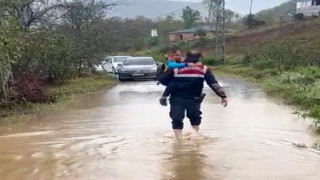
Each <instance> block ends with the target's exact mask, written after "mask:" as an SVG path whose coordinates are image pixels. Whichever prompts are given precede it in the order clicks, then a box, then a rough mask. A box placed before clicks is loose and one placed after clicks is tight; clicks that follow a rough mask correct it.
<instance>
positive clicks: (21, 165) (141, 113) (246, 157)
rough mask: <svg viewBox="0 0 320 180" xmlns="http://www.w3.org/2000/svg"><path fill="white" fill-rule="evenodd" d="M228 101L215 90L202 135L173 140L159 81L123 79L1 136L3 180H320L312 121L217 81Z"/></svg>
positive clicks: (254, 92) (253, 91)
mask: <svg viewBox="0 0 320 180" xmlns="http://www.w3.org/2000/svg"><path fill="white" fill-rule="evenodd" d="M220 80H221V82H222V84H223V86H224V87H225V88H226V90H227V91H228V94H229V96H230V106H229V107H228V108H222V107H221V106H220V105H219V99H218V98H217V97H216V96H214V95H213V93H211V92H210V91H209V89H208V88H206V89H205V91H206V92H207V94H210V95H208V97H207V99H206V100H205V102H204V103H203V112H204V116H203V125H202V130H201V132H202V135H201V136H200V137H193V136H190V135H188V132H190V128H189V123H188V122H187V121H185V122H186V127H187V128H186V131H185V133H186V135H185V140H184V141H183V142H181V143H176V142H175V141H174V140H173V138H172V133H171V131H170V119H169V118H168V108H166V107H161V106H160V105H158V104H157V100H158V98H159V96H160V94H161V91H162V90H163V87H159V86H156V85H155V82H150V81H147V82H129V83H123V84H120V85H118V86H116V87H115V88H113V89H112V90H110V91H108V92H106V93H98V94H93V95H89V96H85V97H82V98H79V99H78V100H77V101H76V102H75V103H74V104H73V105H72V106H71V107H69V108H66V109H65V110H62V111H61V110H59V111H58V112H52V113H50V114H49V115H47V116H45V117H44V118H42V119H39V120H38V121H35V122H30V123H28V125H25V126H23V127H15V128H12V129H11V130H10V131H3V132H0V134H1V136H0V177H1V178H0V179H5V180H7V179H8V180H11V179H14V180H21V179H23V180H41V179H43V180H51V179H67V180H69V179H70V180H73V179H75V180H91V179H92V180H113V179H116V180H135V179H136V180H150V179H152V180H157V179H159V180H169V179H176V180H202V179H205V180H207V179H208V180H264V179H266V180H302V179H303V180H316V179H319V176H320V171H319V169H320V163H319V162H320V152H318V151H316V150H314V149H312V148H296V147H294V146H292V143H304V144H306V145H308V146H311V145H312V144H313V143H314V142H315V141H317V136H316V135H314V134H312V133H311V132H309V131H308V130H307V128H308V126H309V124H310V122H309V121H303V120H300V119H297V117H295V116H293V115H292V114H291V112H292V110H291V109H289V108H288V107H285V106H282V105H278V104H277V103H276V102H274V101H272V100H268V98H266V96H265V95H264V94H263V93H262V92H261V91H260V90H259V89H258V88H256V87H254V86H252V85H250V84H246V83H244V82H242V81H238V80H234V79H228V78H220Z"/></svg>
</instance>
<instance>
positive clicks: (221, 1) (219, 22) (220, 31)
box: [209, 0, 226, 62]
mask: <svg viewBox="0 0 320 180" xmlns="http://www.w3.org/2000/svg"><path fill="white" fill-rule="evenodd" d="M225 5H226V3H225V0H210V1H209V17H211V19H212V20H213V24H214V28H213V29H214V30H215V57H216V59H219V60H222V61H223V62H224V59H225V54H226V51H225V49H226V48H225V46H226V38H225V32H226V29H225Z"/></svg>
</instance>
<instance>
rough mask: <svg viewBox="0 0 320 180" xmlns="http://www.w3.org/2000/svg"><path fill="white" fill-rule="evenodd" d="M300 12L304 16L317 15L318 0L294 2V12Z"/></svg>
mask: <svg viewBox="0 0 320 180" xmlns="http://www.w3.org/2000/svg"><path fill="white" fill-rule="evenodd" d="M300 13H302V14H304V15H305V16H319V15H320V0H298V2H297V4H296V14H300Z"/></svg>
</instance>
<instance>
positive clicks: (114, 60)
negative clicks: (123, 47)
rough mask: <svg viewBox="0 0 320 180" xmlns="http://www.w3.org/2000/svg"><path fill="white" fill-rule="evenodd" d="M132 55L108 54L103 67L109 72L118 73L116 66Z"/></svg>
mask: <svg viewBox="0 0 320 180" xmlns="http://www.w3.org/2000/svg"><path fill="white" fill-rule="evenodd" d="M129 57H132V56H109V57H107V58H106V59H105V63H104V64H103V69H104V70H105V71H107V72H109V73H113V74H116V73H118V66H119V65H120V64H122V63H123V62H124V61H125V60H126V59H127V58H129Z"/></svg>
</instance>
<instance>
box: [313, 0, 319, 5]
mask: <svg viewBox="0 0 320 180" xmlns="http://www.w3.org/2000/svg"><path fill="white" fill-rule="evenodd" d="M312 5H313V6H319V5H320V0H312Z"/></svg>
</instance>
